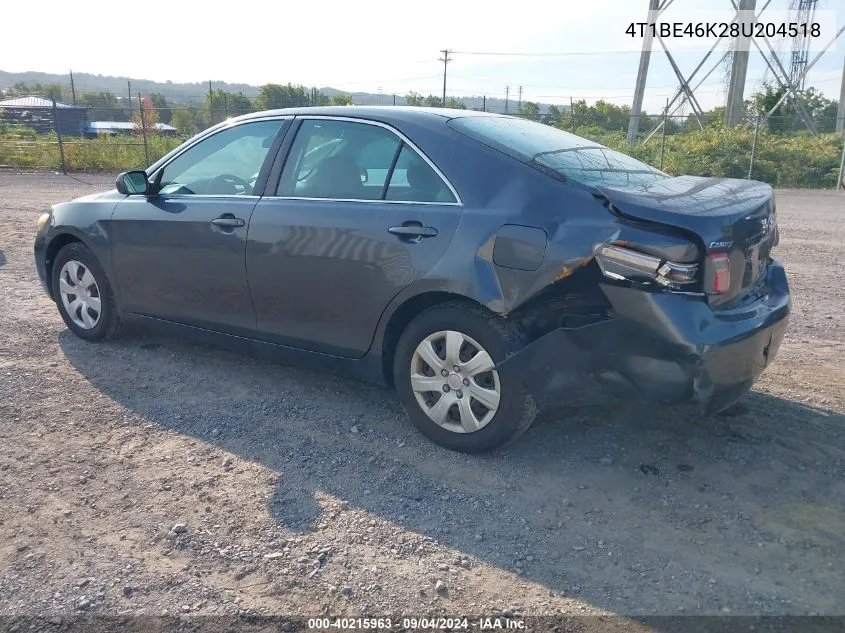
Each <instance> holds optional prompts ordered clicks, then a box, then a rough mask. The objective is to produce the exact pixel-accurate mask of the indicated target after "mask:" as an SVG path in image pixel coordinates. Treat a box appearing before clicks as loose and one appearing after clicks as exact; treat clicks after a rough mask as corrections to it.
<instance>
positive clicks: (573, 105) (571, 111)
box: [569, 97, 575, 128]
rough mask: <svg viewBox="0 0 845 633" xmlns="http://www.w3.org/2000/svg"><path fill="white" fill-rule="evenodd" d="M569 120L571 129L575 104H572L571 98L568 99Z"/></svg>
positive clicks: (573, 123) (573, 125)
mask: <svg viewBox="0 0 845 633" xmlns="http://www.w3.org/2000/svg"><path fill="white" fill-rule="evenodd" d="M569 120H570V121H572V127H573V128H574V127H575V104H574V103H573V102H572V97H569Z"/></svg>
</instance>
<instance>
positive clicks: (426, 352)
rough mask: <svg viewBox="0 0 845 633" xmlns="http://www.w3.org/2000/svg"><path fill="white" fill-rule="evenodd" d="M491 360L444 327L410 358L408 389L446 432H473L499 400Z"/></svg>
mask: <svg viewBox="0 0 845 633" xmlns="http://www.w3.org/2000/svg"><path fill="white" fill-rule="evenodd" d="M494 367H495V363H494V362H493V359H492V357H491V356H490V354H488V353H487V350H485V349H484V348H483V347H482V346H481V345H480V344H479V343H478V342H477V341H475V340H474V339H472V338H471V337H469V336H467V335H466V334H463V333H461V332H456V331H454V330H443V331H441V332H435V333H434V334H431V335H429V336H427V337H426V338H425V339H423V341H422V342H421V343H420V344H419V345H417V349H416V350H415V351H414V355H413V356H412V357H411V389H412V390H413V392H414V396H415V397H416V399H417V403H418V404H419V405H420V407H421V408H422V410H423V411H424V412H425V413H426V415H427V416H428V417H429V418H431V420H432V421H433V422H434V423H435V424H437V425H439V426H441V427H443V428H444V429H446V430H448V431H452V432H454V433H474V432H476V431H479V430H480V429H483V428H484V427H485V426H487V425H488V424H489V423H490V420H492V419H493V416H494V415H496V411H497V410H498V409H499V401H500V400H501V393H502V392H501V385H500V383H499V373H498V372H497V371H496V370H495V369H493V368H494Z"/></svg>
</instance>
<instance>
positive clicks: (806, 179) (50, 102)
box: [0, 94, 845, 188]
mask: <svg viewBox="0 0 845 633" xmlns="http://www.w3.org/2000/svg"><path fill="white" fill-rule="evenodd" d="M321 105H324V104H322V103H321ZM485 106H486V100H485ZM257 109H258V108H256V107H255V106H254V105H253V104H252V103H250V102H249V100H246V102H244V100H239V101H238V102H237V103H230V102H229V100H228V98H227V97H225V95H224V96H223V97H222V98H217V99H214V98H213V97H212V98H206V99H205V101H204V102H201V105H183V106H177V105H168V106H165V107H155V106H154V105H153V104H152V102H151V100H150V99H149V98H148V97H144V96H142V95H140V94H139V95H137V101H136V100H135V99H131V100H128V99H124V100H122V102H121V103H120V104H119V105H114V106H111V107H93V106H87V107H85V106H76V105H70V104H68V103H64V102H61V101H59V100H57V99H54V98H53V97H51V96H49V95H43V94H42V95H39V94H28V95H23V96H17V97H14V98H13V99H7V100H4V101H2V102H0V166H14V167H32V168H50V169H56V170H62V171H72V170H103V171H123V170H128V169H143V168H145V167H146V166H148V165H150V164H152V163H153V162H155V161H156V160H158V159H159V158H161V157H162V156H164V155H165V154H166V153H167V152H169V151H170V150H172V149H174V148H175V147H177V146H178V145H180V144H181V143H182V142H184V141H185V140H186V139H187V138H189V137H191V136H193V135H194V134H196V133H198V132H200V131H201V130H203V129H205V128H207V127H209V126H210V125H213V124H215V123H218V122H220V121H223V120H225V119H227V118H230V117H235V116H239V115H241V114H246V113H249V112H255V111H257ZM477 109H485V110H486V111H495V112H502V113H507V114H511V115H514V116H519V117H522V118H527V119H531V120H535V121H538V122H541V123H546V124H548V125H554V126H556V127H559V128H561V129H564V130H566V131H570V132H572V133H574V134H577V135H579V136H582V137H584V138H587V139H590V140H592V141H595V142H597V143H600V144H602V145H606V146H608V147H611V148H613V149H616V150H619V151H622V152H625V153H627V154H630V155H632V156H634V157H636V158H638V159H640V160H642V161H644V162H647V163H649V164H650V165H653V166H655V167H658V168H660V169H662V170H663V171H666V172H667V173H670V174H673V175H678V174H689V175H693V176H711V177H728V178H753V179H756V180H762V181H765V182H768V183H769V184H771V185H772V186H775V187H799V188H836V187H842V186H845V182H843V170H844V169H845V164H844V163H845V138H843V135H841V134H837V133H836V131H835V130H836V123H837V122H836V119H835V118H834V117H819V118H817V119H816V120H814V121H813V123H814V126H815V128H816V134H813V133H812V132H811V131H810V130H809V129H808V128H807V127H806V126H804V127H801V126H800V125H797V124H796V121H795V117H794V116H790V117H771V118H769V119H768V120H767V121H765V122H763V121H761V120H759V119H753V118H749V119H748V120H746V121H745V123H743V124H742V125H738V126H735V127H725V126H724V125H723V124H722V122H721V120H720V119H719V118H716V117H715V116H709V117H708V116H707V115H705V116H698V117H695V116H692V115H680V116H654V115H648V116H646V115H644V116H642V117H641V120H640V126H639V127H640V134H639V135H638V138H637V142H636V143H635V144H634V145H633V146H630V145H628V143H627V142H626V132H627V128H628V119H627V117H620V116H618V113H617V114H615V115H614V113H613V112H610V113H608V115H603V114H602V113H595V112H589V113H580V112H578V111H577V110H576V111H575V112H574V113H573V112H570V111H569V110H568V108H564V107H559V108H549V109H548V110H547V111H546V112H539V111H536V110H535V111H525V108H523V107H521V106H520V104H516V103H515V104H514V105H513V106H511V107H504V108H503V107H501V106H499V107H495V108H486V107H484V108H477Z"/></svg>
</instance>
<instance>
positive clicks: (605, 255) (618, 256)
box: [593, 244, 698, 290]
mask: <svg viewBox="0 0 845 633" xmlns="http://www.w3.org/2000/svg"><path fill="white" fill-rule="evenodd" d="M593 252H594V253H595V255H596V261H597V262H598V264H599V268H601V271H602V273H604V275H605V277H610V278H611V279H618V280H627V281H638V282H656V283H657V284H659V285H661V286H663V287H664V288H668V289H670V290H683V289H685V288H686V287H687V286H689V285H690V284H693V283H695V279H696V271H697V270H698V265H697V264H676V263H674V262H670V261H666V260H665V259H661V258H660V257H654V256H652V255H646V254H645V253H640V252H638V251H634V250H631V249H629V248H623V247H621V246H615V245H610V244H597V245H596V246H595V248H594V250H593Z"/></svg>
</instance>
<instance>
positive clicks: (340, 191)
mask: <svg viewBox="0 0 845 633" xmlns="http://www.w3.org/2000/svg"><path fill="white" fill-rule="evenodd" d="M401 142H402V141H401V140H400V139H399V138H398V137H397V136H396V135H395V134H393V133H392V132H391V131H390V130H386V129H384V128H383V127H380V126H376V125H368V124H366V123H355V122H352V121H329V120H325V119H311V120H306V121H303V122H302V125H301V126H300V128H299V132H297V134H296V139H294V142H293V146H292V147H291V150H290V154H289V155H288V159H287V161H285V167H284V169H283V170H282V177H281V179H280V180H279V187H278V190H277V195H279V196H297V197H305V198H334V199H344V200H380V199H381V195H382V191H383V189H384V183H385V180H386V179H387V174H388V171H389V170H390V165H391V164H392V162H393V157H394V156H395V154H396V152H397V151H398V150H399V144H400V143H401Z"/></svg>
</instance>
